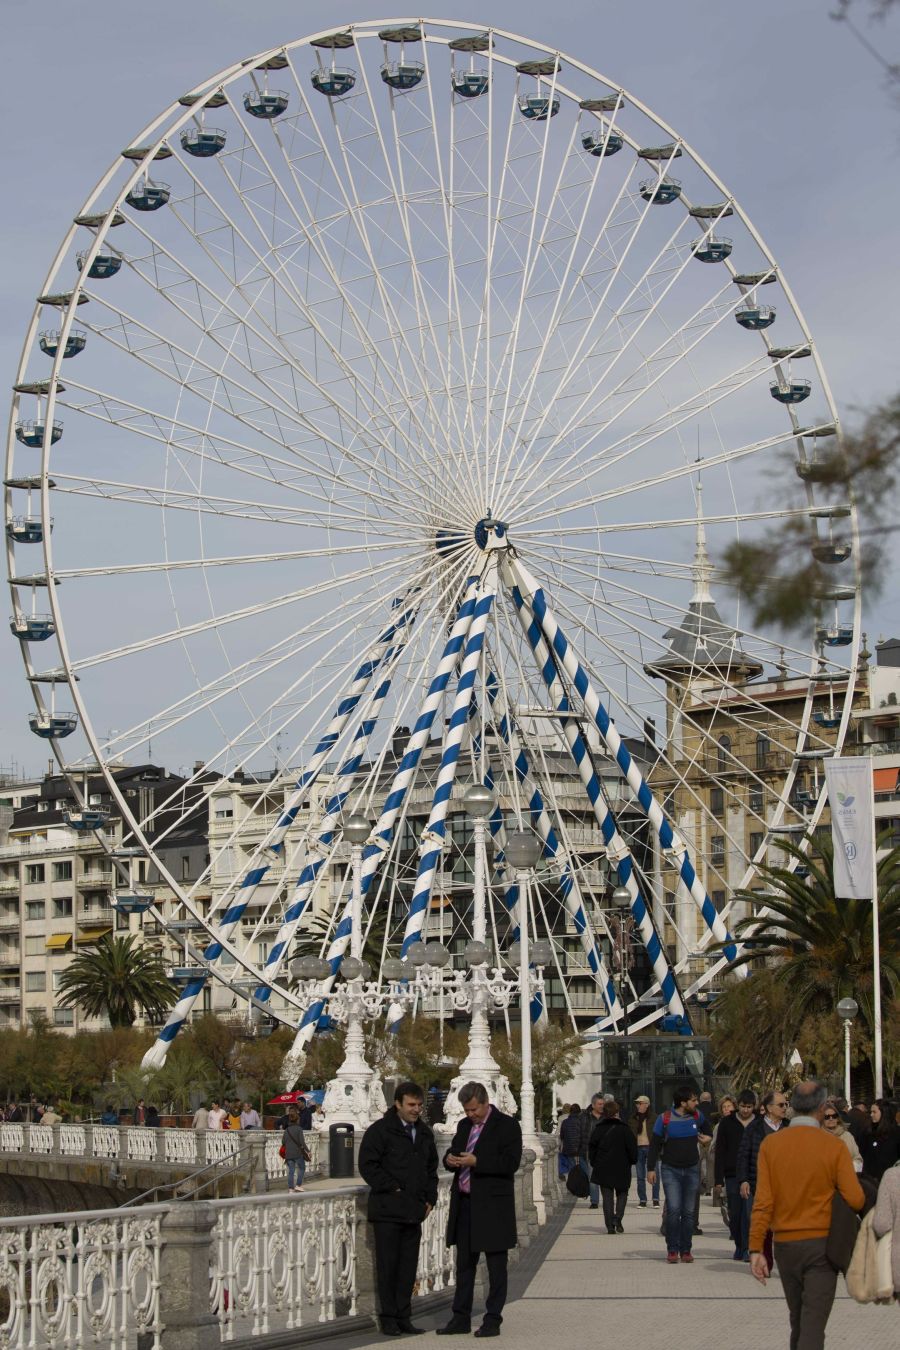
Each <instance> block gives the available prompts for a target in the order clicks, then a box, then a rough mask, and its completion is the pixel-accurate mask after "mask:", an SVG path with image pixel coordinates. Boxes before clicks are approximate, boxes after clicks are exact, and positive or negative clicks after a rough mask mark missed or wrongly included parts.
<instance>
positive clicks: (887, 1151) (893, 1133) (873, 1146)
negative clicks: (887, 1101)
mask: <svg viewBox="0 0 900 1350" xmlns="http://www.w3.org/2000/svg"><path fill="white" fill-rule="evenodd" d="M856 1142H857V1143H858V1144H859V1151H860V1153H861V1154H862V1160H863V1173H864V1174H865V1175H866V1176H867V1177H872V1179H873V1180H874V1181H879V1182H880V1181H881V1178H882V1177H883V1176H884V1174H885V1172H886V1171H887V1170H888V1168H889V1167H893V1165H894V1163H895V1162H897V1161H898V1159H900V1129H898V1128H897V1127H896V1126H895V1125H889V1126H888V1127H887V1129H885V1130H880V1131H879V1132H878V1133H877V1134H875V1133H873V1131H872V1130H871V1129H868V1130H865V1131H864V1132H863V1133H862V1134H861V1135H860V1136H859V1138H858V1139H857V1141H856Z"/></svg>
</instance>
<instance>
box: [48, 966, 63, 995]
mask: <svg viewBox="0 0 900 1350" xmlns="http://www.w3.org/2000/svg"><path fill="white" fill-rule="evenodd" d="M62 977H63V972H62V971H61V970H54V972H53V974H52V975H51V977H50V984H51V986H52V989H53V992H54V994H58V993H59V982H60V980H61V979H62Z"/></svg>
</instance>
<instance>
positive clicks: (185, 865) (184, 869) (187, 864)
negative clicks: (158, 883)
mask: <svg viewBox="0 0 900 1350" xmlns="http://www.w3.org/2000/svg"><path fill="white" fill-rule="evenodd" d="M190 875H191V859H190V856H189V855H188V854H187V853H182V855H181V880H182V881H189V880H190Z"/></svg>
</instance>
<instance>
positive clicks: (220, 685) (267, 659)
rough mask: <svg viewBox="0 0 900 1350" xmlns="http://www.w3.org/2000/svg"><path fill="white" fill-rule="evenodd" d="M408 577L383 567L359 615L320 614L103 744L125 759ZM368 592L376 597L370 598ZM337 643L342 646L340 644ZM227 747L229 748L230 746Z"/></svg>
mask: <svg viewBox="0 0 900 1350" xmlns="http://www.w3.org/2000/svg"><path fill="white" fill-rule="evenodd" d="M395 573H396V578H395V575H394V574H395ZM370 575H371V573H370V572H368V571H367V572H366V573H363V574H361V576H366V577H368V576H370ZM403 575H404V573H403V570H402V564H397V565H396V566H395V567H385V568H384V570H383V571H382V570H380V571H379V578H378V582H377V583H376V584H375V585H373V586H371V587H370V588H369V591H368V592H363V593H362V595H361V596H360V597H358V604H359V609H358V612H357V613H355V614H347V613H341V614H340V616H339V617H338V618H337V619H336V620H335V621H334V622H333V623H331V624H330V625H328V626H326V627H323V626H322V623H321V619H320V618H319V619H318V620H317V619H316V618H315V617H314V618H311V619H310V620H309V622H308V623H307V624H306V625H304V627H303V628H302V629H299V630H298V632H297V634H296V635H295V634H293V633H292V634H290V635H288V636H287V637H285V638H281V639H279V641H278V642H276V643H274V644H273V645H272V646H270V647H268V648H266V649H265V650H264V651H262V652H260V653H259V654H257V655H254V656H253V657H251V658H250V659H249V660H248V661H245V662H242V663H241V664H240V665H238V666H235V667H233V668H231V669H229V670H227V671H225V672H223V673H222V674H220V675H218V676H217V677H216V678H215V679H213V680H211V681H209V682H207V683H206V684H205V685H203V686H201V687H200V688H198V689H196V690H194V691H192V692H191V693H190V694H188V695H186V696H184V697H183V698H181V699H178V700H176V701H175V702H173V703H171V704H169V705H167V706H166V707H164V708H162V709H161V710H159V711H158V712H155V713H152V714H150V715H148V716H147V717H144V718H142V719H141V721H139V722H137V723H135V724H134V725H133V726H132V727H131V728H130V729H128V730H127V731H124V732H122V733H120V734H119V735H118V736H117V737H114V738H112V739H110V740H108V741H107V742H105V745H104V748H105V750H106V753H107V755H108V756H111V755H113V754H119V755H121V756H122V757H124V756H125V755H126V754H128V753H130V752H133V751H134V750H136V749H137V748H139V747H141V746H143V745H145V744H146V742H147V740H148V739H149V738H150V737H152V736H154V735H160V734H161V733H162V732H163V731H168V730H171V729H172V728H173V727H174V726H177V725H180V724H182V723H183V722H184V721H185V720H186V719H187V718H189V717H194V716H196V715H197V714H198V713H200V712H204V711H206V710H207V708H208V707H209V706H210V705H211V704H213V703H216V702H219V701H220V700H221V699H223V698H225V697H227V696H228V695H229V694H233V693H235V692H236V691H237V690H239V689H241V688H243V687H244V686H245V685H246V684H248V683H250V682H252V681H253V680H256V679H259V678H260V677H261V676H262V675H264V674H268V673H269V672H270V671H271V670H273V669H275V668H276V667H278V666H281V665H283V664H284V662H285V661H288V660H291V659H293V658H295V657H296V656H298V655H299V654H300V653H301V652H304V651H306V650H307V649H308V648H309V647H310V646H312V645H313V644H315V643H316V642H317V641H318V642H323V641H324V640H325V639H326V638H329V637H331V636H332V634H334V633H335V632H339V631H340V630H341V628H348V626H349V625H350V624H353V623H354V619H356V620H359V619H360V618H366V617H368V616H370V615H371V614H372V613H373V612H374V611H377V610H380V609H381V608H382V607H383V604H384V584H385V582H386V583H387V584H388V585H392V584H394V585H395V584H396V582H397V579H399V578H402V577H403ZM407 575H408V573H407ZM347 582H348V578H343V579H341V578H333V579H331V580H330V581H326V580H325V579H323V580H322V581H320V582H318V583H317V585H316V588H315V590H316V594H321V593H322V592H323V591H329V590H339V589H340V588H341V587H343V586H346V585H347ZM368 596H372V597H373V598H371V599H369V598H368ZM355 631H356V629H355V627H353V628H349V629H348V632H347V633H345V635H344V638H343V639H340V640H339V641H348V640H350V638H352V636H353V633H354V632H355ZM301 638H302V641H299V642H298V639H301ZM335 645H337V642H336V644H335ZM300 678H301V679H302V678H303V677H302V676H301V677H300ZM246 732H247V728H246V727H245V728H243V729H242V731H241V733H239V735H246ZM139 733H140V734H139ZM129 738H131V739H129ZM267 739H272V738H267ZM226 748H227V749H230V748H231V744H229V745H228V747H226ZM221 757H222V752H220V753H219V755H218V756H217V758H221Z"/></svg>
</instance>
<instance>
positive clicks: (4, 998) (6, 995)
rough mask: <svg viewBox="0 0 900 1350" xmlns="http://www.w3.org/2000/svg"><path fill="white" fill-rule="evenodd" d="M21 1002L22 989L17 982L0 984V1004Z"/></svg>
mask: <svg viewBox="0 0 900 1350" xmlns="http://www.w3.org/2000/svg"><path fill="white" fill-rule="evenodd" d="M21 1002H22V990H21V989H20V987H19V986H18V985H17V984H0V1004H2V1003H21Z"/></svg>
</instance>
